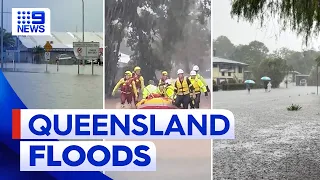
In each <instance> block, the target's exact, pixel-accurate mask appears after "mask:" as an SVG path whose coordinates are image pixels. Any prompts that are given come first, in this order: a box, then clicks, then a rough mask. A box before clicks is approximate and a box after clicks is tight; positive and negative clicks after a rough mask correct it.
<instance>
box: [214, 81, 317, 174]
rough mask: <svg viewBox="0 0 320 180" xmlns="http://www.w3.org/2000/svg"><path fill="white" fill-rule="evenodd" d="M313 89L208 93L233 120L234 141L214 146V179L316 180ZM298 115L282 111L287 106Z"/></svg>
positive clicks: (218, 143) (315, 101)
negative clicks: (227, 111) (232, 115)
mask: <svg viewBox="0 0 320 180" xmlns="http://www.w3.org/2000/svg"><path fill="white" fill-rule="evenodd" d="M314 93H316V87H295V86H290V87H289V88H288V89H285V88H281V89H273V90H272V91H271V92H270V93H265V92H264V90H252V92H251V94H250V95H249V94H248V93H247V91H229V92H225V91H224V92H215V93H213V106H214V108H223V109H228V110H231V111H232V112H233V113H234V116H235V125H236V127H235V130H236V139H235V140H215V141H213V176H214V179H320V108H319V107H320V96H317V95H316V94H314ZM292 103H293V104H299V105H300V106H302V109H301V110H300V111H293V112H292V111H287V109H286V107H288V106H289V105H291V104H292Z"/></svg>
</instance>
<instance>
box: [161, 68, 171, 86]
mask: <svg viewBox="0 0 320 180" xmlns="http://www.w3.org/2000/svg"><path fill="white" fill-rule="evenodd" d="M161 75H162V76H161V78H160V79H159V86H161V85H165V82H166V80H167V79H169V77H168V72H167V71H162V73H161Z"/></svg>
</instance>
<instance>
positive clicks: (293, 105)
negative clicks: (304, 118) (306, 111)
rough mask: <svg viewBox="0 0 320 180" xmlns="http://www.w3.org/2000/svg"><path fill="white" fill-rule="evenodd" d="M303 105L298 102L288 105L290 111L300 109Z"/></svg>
mask: <svg viewBox="0 0 320 180" xmlns="http://www.w3.org/2000/svg"><path fill="white" fill-rule="evenodd" d="M301 108H302V107H301V106H299V105H297V104H292V105H290V106H289V107H287V110H288V111H299V110H300V109H301Z"/></svg>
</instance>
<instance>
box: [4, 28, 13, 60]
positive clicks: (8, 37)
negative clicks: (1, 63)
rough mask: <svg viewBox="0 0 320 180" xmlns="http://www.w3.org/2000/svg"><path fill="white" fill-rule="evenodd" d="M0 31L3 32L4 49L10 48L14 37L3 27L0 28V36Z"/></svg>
mask: <svg viewBox="0 0 320 180" xmlns="http://www.w3.org/2000/svg"><path fill="white" fill-rule="evenodd" d="M1 33H3V47H4V48H5V49H6V48H10V47H14V45H15V43H16V42H15V40H14V38H13V37H12V34H11V33H9V32H7V31H6V30H5V29H1V28H0V36H1ZM0 55H1V52H0ZM0 57H2V56H0Z"/></svg>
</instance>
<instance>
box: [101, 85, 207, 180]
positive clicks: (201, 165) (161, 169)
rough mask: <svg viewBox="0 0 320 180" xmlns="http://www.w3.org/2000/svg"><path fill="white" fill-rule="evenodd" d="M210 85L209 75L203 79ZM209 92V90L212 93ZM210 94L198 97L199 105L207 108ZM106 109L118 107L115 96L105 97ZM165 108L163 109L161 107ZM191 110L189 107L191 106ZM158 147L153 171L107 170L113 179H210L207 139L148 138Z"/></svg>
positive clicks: (117, 100)
mask: <svg viewBox="0 0 320 180" xmlns="http://www.w3.org/2000/svg"><path fill="white" fill-rule="evenodd" d="M206 82H207V83H208V85H209V87H211V83H210V79H206ZM211 96H212V94H211ZM210 100H211V97H210V96H209V97H207V98H205V97H204V96H203V97H202V98H201V104H200V108H201V109H210V108H211V106H210V103H211V102H210ZM105 108H106V109H115V108H116V109H118V108H120V103H119V99H118V98H113V99H106V102H105ZM164 111H165V110H164ZM190 111H192V110H191V109H190ZM150 141H152V142H153V143H155V145H156V148H157V171H156V172H107V173H106V174H107V175H108V176H110V177H111V178H113V179H130V180H140V179H161V180H172V179H184V180H192V179H210V177H211V169H210V168H211V141H210V140H150Z"/></svg>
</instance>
